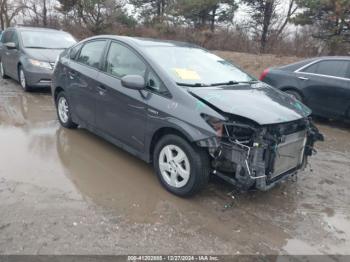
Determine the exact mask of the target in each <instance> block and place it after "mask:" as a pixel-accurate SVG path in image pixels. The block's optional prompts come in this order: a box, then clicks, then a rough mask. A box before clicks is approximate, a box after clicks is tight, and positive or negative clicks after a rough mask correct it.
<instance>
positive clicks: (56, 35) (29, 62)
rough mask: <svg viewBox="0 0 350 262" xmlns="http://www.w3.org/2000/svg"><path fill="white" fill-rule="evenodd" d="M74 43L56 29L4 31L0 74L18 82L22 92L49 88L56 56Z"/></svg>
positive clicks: (73, 40) (15, 29)
mask: <svg viewBox="0 0 350 262" xmlns="http://www.w3.org/2000/svg"><path fill="white" fill-rule="evenodd" d="M75 43H76V40H75V39H74V38H73V37H72V36H71V35H70V34H68V33H66V32H63V31H59V30H53V29H46V28H37V27H12V28H8V29H6V30H5V31H4V32H3V34H2V37H1V42H0V75H1V77H2V78H6V77H11V78H13V79H15V80H17V81H19V83H20V84H21V86H22V88H23V89H24V90H25V91H29V90H30V89H33V88H37V87H50V85H51V75H52V72H53V67H54V65H55V61H56V60H57V57H58V56H59V54H60V53H61V52H62V51H63V50H64V49H66V48H69V47H71V46H72V45H74V44H75Z"/></svg>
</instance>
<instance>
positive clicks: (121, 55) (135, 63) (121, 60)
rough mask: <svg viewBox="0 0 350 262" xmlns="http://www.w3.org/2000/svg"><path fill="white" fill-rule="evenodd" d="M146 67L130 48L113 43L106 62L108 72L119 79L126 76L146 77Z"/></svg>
mask: <svg viewBox="0 0 350 262" xmlns="http://www.w3.org/2000/svg"><path fill="white" fill-rule="evenodd" d="M146 69H147V68H146V65H145V64H144V62H143V61H142V60H141V59H140V58H139V57H138V56H137V55H136V54H135V53H134V52H132V51H131V50H130V49H129V48H127V47H125V46H123V45H121V44H118V43H116V42H112V43H111V46H110V48H109V51H108V56H107V61H106V72H107V73H108V74H111V75H113V76H116V77H118V78H121V77H123V76H126V75H139V76H143V77H145V74H146Z"/></svg>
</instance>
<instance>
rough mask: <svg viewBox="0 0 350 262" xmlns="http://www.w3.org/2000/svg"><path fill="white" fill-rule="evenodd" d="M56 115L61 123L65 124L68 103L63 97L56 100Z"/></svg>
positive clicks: (67, 115)
mask: <svg viewBox="0 0 350 262" xmlns="http://www.w3.org/2000/svg"><path fill="white" fill-rule="evenodd" d="M58 115H59V117H60V120H61V121H62V122H63V123H67V122H68V119H69V108H68V102H67V99H66V98H65V97H60V99H59V100H58Z"/></svg>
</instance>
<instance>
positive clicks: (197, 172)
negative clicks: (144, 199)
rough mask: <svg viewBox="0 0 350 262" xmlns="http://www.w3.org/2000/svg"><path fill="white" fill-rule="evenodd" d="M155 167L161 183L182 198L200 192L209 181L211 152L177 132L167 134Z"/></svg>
mask: <svg viewBox="0 0 350 262" xmlns="http://www.w3.org/2000/svg"><path fill="white" fill-rule="evenodd" d="M153 166H154V169H155V171H156V174H157V176H158V179H159V181H160V182H161V184H162V185H163V186H164V187H165V188H166V189H167V190H168V191H169V192H171V193H173V194H175V195H177V196H180V197H189V196H192V195H194V194H196V193H197V192H199V191H200V190H202V189H203V188H204V187H205V186H206V185H207V183H208V180H209V172H210V169H209V156H208V154H207V153H206V152H205V151H204V150H203V149H202V148H199V147H196V146H195V145H192V144H190V143H189V142H187V141H186V140H185V139H183V138H182V137H180V136H177V135H166V136H164V137H162V138H161V139H160V140H159V141H158V143H157V145H156V147H155V150H154V153H153Z"/></svg>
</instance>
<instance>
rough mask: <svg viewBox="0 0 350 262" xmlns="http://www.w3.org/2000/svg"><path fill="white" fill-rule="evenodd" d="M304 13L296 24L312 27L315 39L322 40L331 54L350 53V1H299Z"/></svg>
mask: <svg viewBox="0 0 350 262" xmlns="http://www.w3.org/2000/svg"><path fill="white" fill-rule="evenodd" d="M297 4H298V5H299V6H300V7H302V8H303V9H302V10H303V12H302V13H300V14H298V15H297V16H296V17H295V19H294V23H295V24H297V25H311V26H313V27H314V28H315V33H314V35H313V36H314V37H315V38H318V39H320V40H322V41H323V42H324V43H325V44H326V45H327V47H328V49H329V52H330V54H335V53H339V52H340V53H342V52H344V48H345V49H348V51H350V1H349V0H298V1H297Z"/></svg>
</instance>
